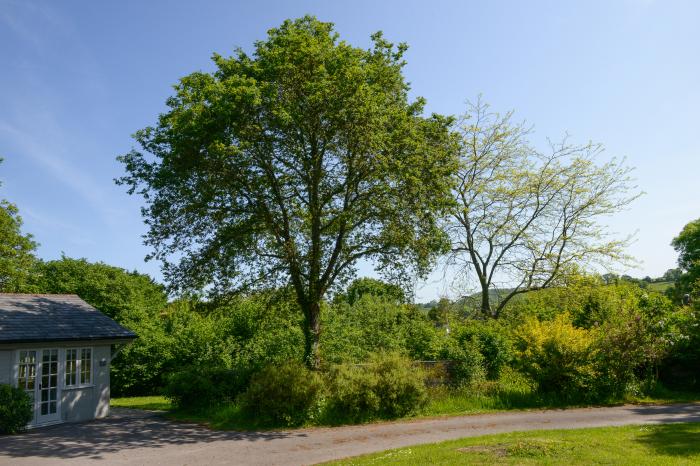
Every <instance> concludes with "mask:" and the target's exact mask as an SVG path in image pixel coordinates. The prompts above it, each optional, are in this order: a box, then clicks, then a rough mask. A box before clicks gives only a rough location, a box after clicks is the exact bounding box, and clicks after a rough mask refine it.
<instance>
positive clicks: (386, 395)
mask: <svg viewBox="0 0 700 466" xmlns="http://www.w3.org/2000/svg"><path fill="white" fill-rule="evenodd" d="M370 364H371V368H372V371H373V372H374V373H375V374H376V377H377V383H376V385H375V387H374V391H375V393H376V394H377V396H378V397H379V415H380V416H381V417H385V418H396V417H403V416H407V415H409V414H413V413H415V412H416V411H418V410H419V409H420V408H422V407H423V406H424V405H425V403H426V402H427V394H426V390H425V383H424V379H425V378H424V375H423V371H422V370H421V369H420V368H418V367H415V366H413V365H412V364H411V361H410V360H409V359H407V358H405V357H403V356H401V355H399V354H397V353H390V354H386V355H373V356H372V358H371V359H370Z"/></svg>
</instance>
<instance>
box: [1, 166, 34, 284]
mask: <svg viewBox="0 0 700 466" xmlns="http://www.w3.org/2000/svg"><path fill="white" fill-rule="evenodd" d="M0 162H2V158H0ZM36 247H37V243H36V242H35V241H34V240H33V238H32V235H30V234H23V233H22V217H20V216H19V210H18V209H17V206H16V205H14V204H12V203H10V202H8V201H6V200H0V291H3V292H6V293H7V292H18V291H24V290H25V289H26V285H27V281H28V279H29V277H30V274H31V270H32V267H33V266H34V264H35V263H36V257H35V256H34V251H35V250H36Z"/></svg>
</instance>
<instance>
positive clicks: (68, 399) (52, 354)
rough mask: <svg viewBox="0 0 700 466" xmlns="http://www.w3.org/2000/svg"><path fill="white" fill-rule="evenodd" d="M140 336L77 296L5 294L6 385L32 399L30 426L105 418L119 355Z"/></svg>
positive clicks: (0, 358)
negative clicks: (116, 352)
mask: <svg viewBox="0 0 700 466" xmlns="http://www.w3.org/2000/svg"><path fill="white" fill-rule="evenodd" d="M134 338H136V335H135V334H134V333H133V332H131V331H129V330H127V329H125V328H124V327H122V326H121V325H119V324H118V323H116V322H115V321H114V320H112V319H110V318H109V317H107V316H106V315H104V314H102V313H101V312H100V311H98V310H97V309H95V308H94V307H92V306H90V305H89V304H87V303H86V302H85V301H83V300H82V299H80V298H79V297H78V296H76V295H49V294H5V293H0V383H1V384H11V385H14V386H16V387H21V388H23V389H24V390H25V391H26V392H27V394H28V395H29V396H30V398H31V399H32V401H33V404H34V418H33V420H32V422H31V423H30V427H36V426H44V425H49V424H57V423H61V422H72V421H85V420H90V419H95V418H101V417H105V416H106V415H107V414H108V413H109V367H110V362H111V359H112V356H113V354H114V353H113V352H114V350H115V349H118V348H119V347H120V345H123V344H126V343H129V342H130V341H132V340H133V339H134Z"/></svg>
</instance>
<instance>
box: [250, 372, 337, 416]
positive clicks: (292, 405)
mask: <svg viewBox="0 0 700 466" xmlns="http://www.w3.org/2000/svg"><path fill="white" fill-rule="evenodd" d="M322 392H323V384H322V382H321V378H320V377H319V376H318V374H316V373H315V372H312V371H310V370H309V369H307V368H306V367H305V366H303V365H302V364H301V363H298V362H293V361H289V362H286V363H284V364H281V365H271V366H267V367H266V368H264V369H263V370H262V371H260V372H258V373H257V374H255V375H254V376H253V377H252V379H251V381H250V385H249V386H248V389H247V390H246V391H245V392H244V393H243V394H242V395H241V396H240V397H239V404H240V407H241V412H242V413H243V415H244V416H246V417H247V418H248V419H249V420H250V421H252V422H254V423H256V424H261V425H271V426H278V425H284V426H298V425H301V424H303V423H304V422H306V421H308V420H309V419H311V418H312V417H313V415H314V408H317V407H318V405H319V401H320V397H321V394H322Z"/></svg>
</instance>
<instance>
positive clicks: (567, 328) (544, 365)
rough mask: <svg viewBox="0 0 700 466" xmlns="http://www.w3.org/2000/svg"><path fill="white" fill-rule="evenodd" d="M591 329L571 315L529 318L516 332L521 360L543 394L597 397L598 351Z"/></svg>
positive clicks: (579, 397) (521, 363)
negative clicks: (578, 324) (576, 324)
mask: <svg viewBox="0 0 700 466" xmlns="http://www.w3.org/2000/svg"><path fill="white" fill-rule="evenodd" d="M594 343H595V336H594V334H593V332H592V331H590V330H585V329H579V328H576V327H574V326H573V325H572V324H571V321H570V318H569V316H568V314H560V315H558V316H556V317H555V318H554V320H552V321H547V322H541V321H539V320H537V319H536V318H530V319H528V320H527V321H526V322H525V324H523V325H522V326H521V327H520V328H518V329H517V330H516V331H515V344H516V348H517V349H518V351H519V352H518V355H517V356H518V362H519V365H520V368H521V370H522V371H523V372H524V373H525V374H527V375H529V376H530V377H531V378H532V379H533V380H534V381H535V382H536V383H537V384H538V386H539V389H540V390H541V391H542V392H544V393H553V392H556V393H558V394H560V395H562V396H563V397H564V398H578V399H590V398H593V397H595V396H596V393H595V388H596V387H595V384H594V383H595V381H596V377H597V376H598V373H597V369H596V364H595V361H596V357H597V353H596V350H595V347H594Z"/></svg>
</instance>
